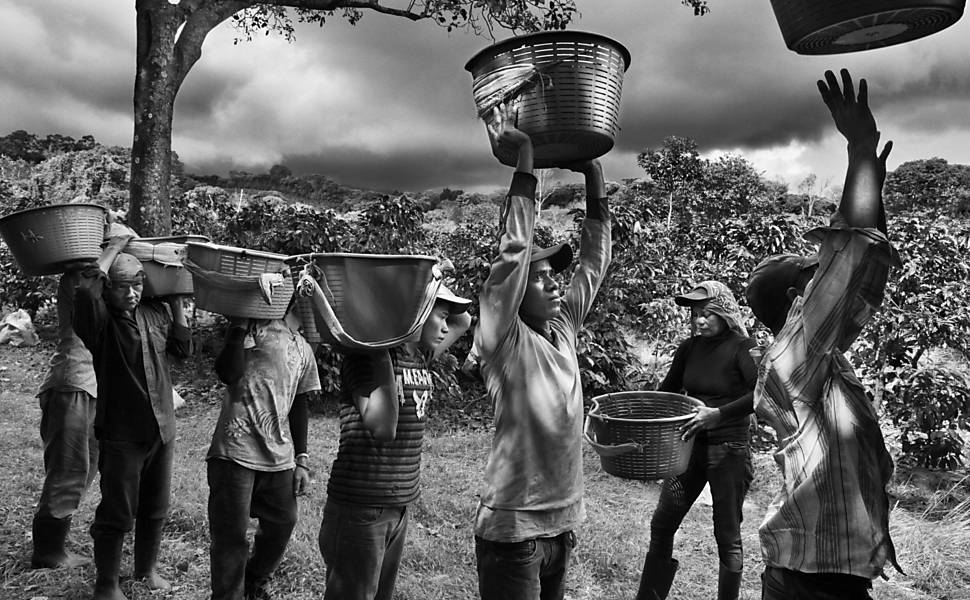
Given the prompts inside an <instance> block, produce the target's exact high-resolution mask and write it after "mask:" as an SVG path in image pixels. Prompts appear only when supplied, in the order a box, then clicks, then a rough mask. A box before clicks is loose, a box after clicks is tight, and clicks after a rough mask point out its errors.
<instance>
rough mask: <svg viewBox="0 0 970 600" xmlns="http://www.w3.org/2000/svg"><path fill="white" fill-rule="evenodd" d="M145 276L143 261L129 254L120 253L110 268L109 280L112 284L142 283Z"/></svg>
mask: <svg viewBox="0 0 970 600" xmlns="http://www.w3.org/2000/svg"><path fill="white" fill-rule="evenodd" d="M144 276H145V270H144V268H143V267H142V264H141V261H140V260H138V259H137V258H135V257H134V256H132V255H131V254H128V253H127V252H119V253H118V256H116V257H115V259H114V261H113V262H112V263H111V266H110V267H109V268H108V279H109V280H110V281H111V282H119V283H121V282H131V283H141V281H142V279H143V278H144Z"/></svg>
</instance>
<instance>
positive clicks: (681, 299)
mask: <svg viewBox="0 0 970 600" xmlns="http://www.w3.org/2000/svg"><path fill="white" fill-rule="evenodd" d="M710 299H711V296H710V294H708V293H707V290H706V289H704V288H696V289H694V290H692V291H690V292H688V293H686V294H681V295H680V296H674V304H676V305H677V306H690V305H691V304H694V303H695V302H703V301H705V300H710Z"/></svg>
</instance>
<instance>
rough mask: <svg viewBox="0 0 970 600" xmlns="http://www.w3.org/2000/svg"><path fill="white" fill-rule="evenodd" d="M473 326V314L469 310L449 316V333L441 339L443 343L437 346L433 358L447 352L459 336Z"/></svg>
mask: <svg viewBox="0 0 970 600" xmlns="http://www.w3.org/2000/svg"><path fill="white" fill-rule="evenodd" d="M471 326H472V316H471V315H470V314H468V311H465V312H463V313H458V314H457V315H451V316H450V317H448V333H447V334H445V339H443V340H441V343H440V344H438V345H437V346H435V348H434V353H433V354H432V358H438V357H439V356H441V355H442V354H444V353H445V352H447V351H448V348H450V347H451V345H452V344H454V343H455V342H457V341H458V338H460V337H461V336H463V335H465V332H466V331H468V328H469V327H471Z"/></svg>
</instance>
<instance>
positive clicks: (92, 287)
mask: <svg viewBox="0 0 970 600" xmlns="http://www.w3.org/2000/svg"><path fill="white" fill-rule="evenodd" d="M102 287H103V282H102V281H101V277H100V276H99V277H83V278H82V279H81V283H80V285H79V286H78V287H77V289H76V290H75V291H74V319H73V321H72V326H73V327H74V332H75V333H76V334H77V336H78V337H79V338H81V341H82V342H84V345H85V346H87V347H88V350H92V349H94V348H96V347H97V346H98V343H99V341H100V339H101V335H102V333H103V332H104V329H105V327H106V325H107V321H108V308H107V306H105V304H104V300H103V299H102V298H101V290H102Z"/></svg>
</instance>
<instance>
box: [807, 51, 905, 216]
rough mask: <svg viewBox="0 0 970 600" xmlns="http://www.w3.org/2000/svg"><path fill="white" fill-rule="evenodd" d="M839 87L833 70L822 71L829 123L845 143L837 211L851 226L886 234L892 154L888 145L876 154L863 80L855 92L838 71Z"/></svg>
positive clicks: (875, 134) (875, 136)
mask: <svg viewBox="0 0 970 600" xmlns="http://www.w3.org/2000/svg"><path fill="white" fill-rule="evenodd" d="M840 74H841V77H842V87H841V89H840V87H839V82H838V80H837V79H836V77H835V73H833V72H832V71H826V72H825V80H824V81H822V80H819V81H818V90H819V93H820V94H821V95H822V101H823V102H825V105H826V106H827V107H828V109H829V112H831V113H832V120H834V121H835V126H836V128H838V130H839V132H840V133H841V134H842V135H843V136H845V139H846V140H847V141H848V153H849V168H848V170H847V171H846V174H845V185H844V187H843V191H842V201H841V203H840V204H839V212H840V213H841V214H842V216H843V217H845V219H846V221H847V222H848V223H849V225H850V226H851V227H860V228H867V227H875V228H878V229H879V230H880V231H882V232H883V233H886V213H885V210H884V208H883V205H882V184H883V182H884V181H885V179H886V159H887V158H888V157H889V153H890V151H892V142H888V143H887V144H886V145H885V146H884V147H883V149H882V152H880V153H879V155H878V156H877V155H876V151H877V148H878V146H879V130H878V129H876V119H875V117H873V115H872V111H871V110H870V108H869V88H868V84H867V83H866V80H865V79H862V80H860V81H859V93H858V95H857V94H856V93H855V88H854V86H853V83H852V77H851V76H850V75H849V72H848V71H847V70H845V69H842V71H841V73H840Z"/></svg>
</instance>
